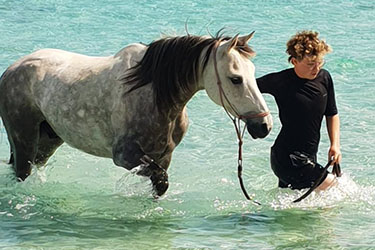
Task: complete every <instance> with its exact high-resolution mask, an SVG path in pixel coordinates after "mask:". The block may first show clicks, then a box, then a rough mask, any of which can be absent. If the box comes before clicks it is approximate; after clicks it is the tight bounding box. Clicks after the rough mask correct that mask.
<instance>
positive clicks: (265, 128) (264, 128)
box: [260, 123, 268, 134]
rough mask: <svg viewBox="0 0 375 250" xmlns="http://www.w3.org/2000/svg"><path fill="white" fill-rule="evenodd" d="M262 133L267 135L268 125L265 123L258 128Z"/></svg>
mask: <svg viewBox="0 0 375 250" xmlns="http://www.w3.org/2000/svg"><path fill="white" fill-rule="evenodd" d="M260 129H261V131H262V133H264V134H267V133H268V125H267V123H263V124H262V125H261V127H260Z"/></svg>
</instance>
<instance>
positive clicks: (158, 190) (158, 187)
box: [152, 181, 169, 198]
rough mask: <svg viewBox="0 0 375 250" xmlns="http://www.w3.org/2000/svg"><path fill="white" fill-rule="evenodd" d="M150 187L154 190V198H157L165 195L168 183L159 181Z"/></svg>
mask: <svg viewBox="0 0 375 250" xmlns="http://www.w3.org/2000/svg"><path fill="white" fill-rule="evenodd" d="M152 186H153V189H154V197H155V198H159V197H160V196H162V195H163V194H165V192H166V191H167V189H168V186H169V183H168V181H159V182H158V183H156V184H154V183H153V184H152Z"/></svg>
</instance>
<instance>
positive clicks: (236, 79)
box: [229, 76, 242, 85]
mask: <svg viewBox="0 0 375 250" xmlns="http://www.w3.org/2000/svg"><path fill="white" fill-rule="evenodd" d="M229 79H230V80H231V82H232V83H233V84H235V85H237V84H242V77H241V76H235V77H230V78H229Z"/></svg>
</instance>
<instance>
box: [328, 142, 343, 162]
mask: <svg viewBox="0 0 375 250" xmlns="http://www.w3.org/2000/svg"><path fill="white" fill-rule="evenodd" d="M331 159H333V162H332V164H334V163H337V164H340V162H341V150H340V147H336V146H331V147H330V148H329V151H328V161H330V160H331Z"/></svg>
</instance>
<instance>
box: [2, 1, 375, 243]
mask: <svg viewBox="0 0 375 250" xmlns="http://www.w3.org/2000/svg"><path fill="white" fill-rule="evenodd" d="M374 16H375V3H372V2H371V1H345V0H342V1H330V2H329V3H328V2H326V1H317V2H316V1H283V2H282V3H280V1H254V2H253V3H252V4H249V3H248V2H247V1H224V2H223V1H222V2H220V3H218V1H213V0H209V1H204V2H203V1H202V2H201V1H170V0H162V1H137V2H132V3H125V2H123V1H107V2H105V3H104V2H101V1H87V0H84V1H70V0H67V1H49V0H47V1H38V0H30V1H5V0H0V34H1V42H0V72H3V71H4V70H5V69H6V68H7V67H8V66H9V65H10V64H11V63H13V62H14V61H15V60H16V59H18V58H19V57H21V56H23V55H25V54H28V53H30V52H32V51H34V50H36V49H39V48H46V47H50V48H60V49H66V50H71V51H74V52H79V53H84V54H89V55H99V56H106V55H110V54H114V53H116V52H117V51H118V50H120V49H121V48H123V47H124V46H125V45H126V44H128V43H131V42H139V41H142V42H145V43H148V42H150V41H152V40H154V39H158V38H159V37H160V33H161V32H164V33H168V34H178V35H182V34H185V28H184V26H185V22H186V20H188V21H187V22H188V29H189V32H190V33H192V34H200V35H205V34H207V29H208V30H210V32H211V33H215V32H216V31H217V30H219V29H220V28H222V27H226V28H227V29H226V30H227V33H228V34H230V35H232V34H236V33H238V32H240V33H242V34H245V33H249V32H251V31H252V30H256V35H255V37H254V39H253V40H252V41H251V44H252V46H253V48H254V49H255V50H256V51H257V54H258V55H257V57H256V58H255V59H254V63H255V65H256V67H257V72H256V74H257V76H261V75H263V74H265V73H268V72H271V71H276V70H281V69H283V68H285V67H289V65H288V64H287V56H286V55H285V53H284V51H285V42H286V41H287V40H288V38H289V37H290V36H291V35H292V34H294V33H295V32H296V31H297V30H300V29H316V30H319V31H320V33H321V36H322V37H324V38H326V39H327V41H328V43H329V44H331V45H332V47H333V49H334V52H333V53H332V54H330V55H328V56H327V58H326V59H327V64H326V68H327V69H328V70H329V71H330V72H331V74H332V76H333V78H334V81H335V87H336V94H337V102H338V108H339V112H340V117H341V131H342V133H341V137H342V139H341V142H342V152H343V162H342V168H343V171H344V172H345V175H344V177H343V178H342V179H341V180H340V183H339V186H338V187H337V188H334V189H331V190H329V191H327V192H323V193H316V194H314V195H312V196H311V197H309V198H308V199H306V200H304V201H303V202H302V203H300V204H292V203H291V201H292V200H293V199H294V198H296V197H298V196H299V195H300V193H298V192H295V191H287V190H279V189H278V188H276V178H275V177H274V176H273V174H272V173H271V170H270V168H269V164H268V155H269V147H270V146H271V145H272V142H273V140H274V139H275V137H276V135H277V132H278V130H279V123H278V121H277V108H276V106H275V104H274V102H273V100H272V98H270V97H268V96H267V97H266V100H267V102H268V103H269V107H270V109H271V111H272V114H273V116H274V118H275V127H274V129H273V131H272V132H271V134H270V135H269V137H267V138H266V139H264V140H256V141H254V140H252V139H251V138H250V137H249V136H246V137H245V145H244V173H243V178H244V181H245V183H246V187H247V189H248V191H250V193H253V194H255V195H256V198H257V200H259V201H260V202H261V203H262V204H263V205H262V206H260V207H259V206H255V205H253V204H252V203H249V202H247V201H246V200H245V198H244V197H243V195H242V193H241V190H240V187H239V184H238V181H237V172H236V157H237V155H236V153H237V147H236V137H235V133H234V129H233V127H232V124H231V122H230V120H228V118H227V117H226V115H225V112H224V111H223V110H221V109H220V108H219V107H217V106H216V105H214V104H213V103H212V102H211V101H210V100H209V99H208V97H207V96H206V94H205V93H204V92H201V93H198V94H197V95H196V96H195V97H194V98H193V99H192V100H191V102H190V103H189V104H188V109H189V116H190V128H189V131H188V133H187V135H186V137H185V139H184V140H183V142H182V144H181V145H180V146H179V147H178V148H177V149H176V151H175V153H174V155H173V160H172V164H171V167H170V170H169V175H170V183H171V184H170V188H169V190H168V192H167V195H166V196H165V197H163V198H162V199H160V200H158V201H155V200H153V199H152V198H151V197H150V195H149V192H148V190H149V189H150V187H149V186H148V183H147V182H144V180H140V179H137V178H136V177H134V176H132V175H131V174H129V173H128V172H126V171H125V170H123V169H120V168H118V167H116V166H114V164H113V163H112V162H111V161H110V160H108V159H100V158H95V157H93V156H89V155H87V154H84V153H81V152H79V151H76V150H74V149H72V148H70V147H68V146H66V145H64V146H62V147H61V148H60V149H59V150H58V152H57V153H56V154H55V156H54V157H53V158H52V159H51V160H50V161H49V163H48V166H47V167H46V168H45V169H41V170H38V171H36V170H35V171H34V173H33V175H32V176H31V177H29V178H28V180H27V181H26V182H24V183H16V182H15V181H14V178H13V175H12V171H11V169H10V167H9V165H7V164H6V161H7V159H8V156H9V155H8V154H9V146H8V142H7V139H6V134H5V131H4V128H3V127H2V126H1V134H0V248H4V249H7V248H8V249H17V248H18V249H22V248H24V249H30V248H38V249H40V248H45V249H52V248H53V249H59V248H67V249H75V248H89V249H135V248H137V249H204V248H206V249H249V248H257V249H275V248H276V249H278V248H279V249H285V248H286V249H287V248H290V249H299V248H300V249H305V248H311V249H319V248H320V249H321V248H324V249H340V248H352V249H360V248H372V247H374V246H375V240H374V238H375V233H374V232H375V225H374V221H375V210H374V195H375V174H374V173H375V170H374V166H375V164H374V160H375V156H374V154H373V145H374V142H375V139H374V138H375V127H374V125H373V124H374V122H375V116H374V112H375V105H374V97H375V94H374V93H375V87H374V84H373V83H374V80H375V73H374V72H375V63H374V60H373V58H374V57H375V52H374V51H375V46H374V40H375V35H374V33H373V31H374V27H375V18H374ZM323 128H324V125H323ZM327 148H328V137H327V135H326V133H325V132H324V133H323V136H322V142H321V146H320V153H319V158H320V160H321V162H322V163H323V162H324V161H325V159H326V150H327ZM344 187H345V188H344Z"/></svg>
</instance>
